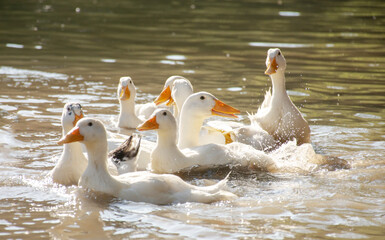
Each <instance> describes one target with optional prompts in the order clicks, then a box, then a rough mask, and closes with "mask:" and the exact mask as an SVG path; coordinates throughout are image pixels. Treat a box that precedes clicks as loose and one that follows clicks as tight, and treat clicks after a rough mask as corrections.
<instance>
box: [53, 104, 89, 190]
mask: <svg viewBox="0 0 385 240" xmlns="http://www.w3.org/2000/svg"><path fill="white" fill-rule="evenodd" d="M83 116H84V115H83V110H82V106H81V105H80V104H79V103H67V104H65V105H64V108H63V113H62V116H61V125H62V132H63V136H65V135H66V134H67V133H68V132H69V131H70V130H71V129H72V128H73V127H74V126H75V125H76V123H77V122H78V121H79V120H80V119H81V118H83ZM86 167H87V158H86V156H85V155H84V153H83V151H82V146H81V144H80V143H78V142H74V143H71V144H67V145H65V146H64V148H63V152H62V154H61V156H60V158H59V160H58V162H57V163H56V165H55V167H54V168H53V169H52V170H51V172H50V176H51V177H52V180H53V182H55V183H58V184H62V185H66V186H68V185H77V184H78V181H79V178H80V176H81V175H82V174H83V172H84V170H85V169H86Z"/></svg>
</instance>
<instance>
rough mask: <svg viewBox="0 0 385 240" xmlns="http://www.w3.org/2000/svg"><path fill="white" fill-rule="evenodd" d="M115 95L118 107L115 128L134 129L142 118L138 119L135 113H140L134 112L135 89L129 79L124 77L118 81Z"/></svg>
mask: <svg viewBox="0 0 385 240" xmlns="http://www.w3.org/2000/svg"><path fill="white" fill-rule="evenodd" d="M117 95H118V99H119V105H120V111H119V118H118V123H117V126H118V127H120V128H129V129H133V128H136V127H137V126H138V125H139V124H141V123H142V122H143V120H144V118H142V119H140V118H139V117H138V115H137V113H138V112H140V110H136V105H135V97H136V89H135V85H134V82H133V81H132V79H131V77H128V76H126V77H121V78H120V79H119V85H118V90H117ZM153 110H154V109H153ZM153 110H152V111H153ZM143 111H144V110H143ZM149 111H151V110H149ZM151 113H152V112H151ZM150 115H151V114H150ZM144 117H146V116H144Z"/></svg>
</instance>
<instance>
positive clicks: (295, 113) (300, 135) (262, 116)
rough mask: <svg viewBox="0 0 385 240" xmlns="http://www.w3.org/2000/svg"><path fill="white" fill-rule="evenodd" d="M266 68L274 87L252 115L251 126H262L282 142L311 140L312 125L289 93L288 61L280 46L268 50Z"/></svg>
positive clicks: (307, 141)
mask: <svg viewBox="0 0 385 240" xmlns="http://www.w3.org/2000/svg"><path fill="white" fill-rule="evenodd" d="M266 67H267V69H266V71H265V74H266V75H269V76H270V78H271V81H272V87H273V88H272V91H271V89H269V90H268V91H267V92H266V94H265V98H264V101H263V102H262V104H261V106H260V107H259V109H258V111H257V113H256V114H252V115H250V116H249V119H250V121H251V125H254V126H256V127H257V126H259V127H260V128H262V129H263V130H265V131H266V132H267V133H269V134H270V135H271V136H273V137H274V139H275V140H276V141H278V142H280V143H285V142H287V141H290V140H293V139H294V138H295V139H296V140H297V144H298V145H301V144H303V143H310V127H309V124H308V122H307V121H306V120H305V119H304V118H303V116H302V114H301V112H300V111H299V110H298V108H297V107H296V106H295V105H294V103H293V102H292V101H291V99H290V97H289V95H288V94H287V92H286V87H285V70H286V60H285V57H284V56H283V54H282V51H281V50H280V49H279V48H271V49H269V50H268V52H267V57H266Z"/></svg>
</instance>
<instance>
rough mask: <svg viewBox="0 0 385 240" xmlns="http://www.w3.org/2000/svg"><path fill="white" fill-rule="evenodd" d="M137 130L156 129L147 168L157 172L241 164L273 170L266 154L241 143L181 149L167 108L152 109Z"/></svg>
mask: <svg viewBox="0 0 385 240" xmlns="http://www.w3.org/2000/svg"><path fill="white" fill-rule="evenodd" d="M214 111H215V110H214ZM138 130H139V131H146V130H157V135H158V139H157V145H156V147H155V149H154V150H153V152H152V153H151V170H152V171H154V172H157V173H176V172H180V171H188V170H190V169H191V168H192V167H195V166H199V167H201V168H208V169H209V168H216V167H218V166H229V167H237V166H241V167H250V168H257V169H259V170H263V171H274V170H275V164H274V162H273V160H272V159H271V158H270V157H269V156H267V155H266V154H265V153H263V152H261V151H258V150H255V149H254V148H252V147H251V146H248V145H245V144H241V143H231V144H227V145H222V144H214V143H211V144H206V145H200V146H197V147H192V148H185V149H182V150H181V149H180V148H179V147H178V146H177V139H178V137H177V124H176V120H175V117H174V116H173V115H172V114H171V112H170V111H168V110H162V109H160V110H157V111H155V112H154V114H153V115H152V117H151V118H150V119H149V120H147V121H146V122H144V123H143V124H141V125H140V126H138Z"/></svg>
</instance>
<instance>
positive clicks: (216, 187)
mask: <svg viewBox="0 0 385 240" xmlns="http://www.w3.org/2000/svg"><path fill="white" fill-rule="evenodd" d="M230 174H231V172H229V173H228V174H227V176H226V177H225V178H224V179H222V180H221V181H219V182H217V183H216V184H213V185H210V186H204V187H199V188H200V190H203V191H205V192H208V193H218V192H220V191H221V190H223V189H224V188H225V187H226V183H227V181H228V180H229V176H230Z"/></svg>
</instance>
